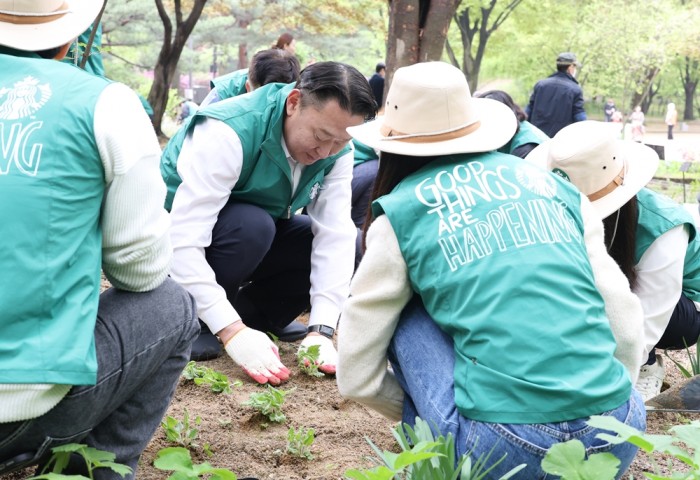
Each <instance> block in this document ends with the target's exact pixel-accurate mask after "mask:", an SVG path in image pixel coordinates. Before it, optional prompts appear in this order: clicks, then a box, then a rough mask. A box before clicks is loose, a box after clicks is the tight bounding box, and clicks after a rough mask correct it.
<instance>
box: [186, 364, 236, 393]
mask: <svg viewBox="0 0 700 480" xmlns="http://www.w3.org/2000/svg"><path fill="white" fill-rule="evenodd" d="M182 376H183V377H184V378H185V379H186V380H192V381H193V382H194V383H195V385H209V388H211V391H212V392H214V393H231V386H234V387H239V386H241V385H243V382H241V381H240V380H236V381H234V382H233V384H231V383H229V381H228V377H227V376H226V375H224V374H223V373H219V372H217V371H216V370H214V369H212V368H209V367H200V366H199V365H197V363H196V362H189V363H188V364H187V365H185V370H183V372H182Z"/></svg>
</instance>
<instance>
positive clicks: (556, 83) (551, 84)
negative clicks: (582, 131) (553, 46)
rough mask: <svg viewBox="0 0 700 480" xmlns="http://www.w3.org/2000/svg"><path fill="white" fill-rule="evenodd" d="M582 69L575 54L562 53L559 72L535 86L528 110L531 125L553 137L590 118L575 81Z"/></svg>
mask: <svg viewBox="0 0 700 480" xmlns="http://www.w3.org/2000/svg"><path fill="white" fill-rule="evenodd" d="M579 66H580V64H579V63H578V61H577V60H576V55H574V54H573V53H570V52H564V53H560V54H559V56H558V57H557V71H556V72H555V73H554V74H552V75H550V76H549V77H547V78H545V79H543V80H540V81H539V82H537V83H536V84H535V88H534V91H533V92H532V95H531V96H530V102H529V103H528V105H527V107H526V108H525V113H527V116H528V118H529V120H530V123H532V124H533V125H535V126H536V127H537V128H539V129H540V130H542V131H543V132H544V133H546V134H547V135H548V136H550V137H553V136H554V135H556V133H557V132H558V131H559V130H561V129H562V128H564V127H566V126H567V125H570V124H572V123H574V122H580V121H582V120H586V119H587V117H586V111H585V110H584V109H583V91H582V90H581V86H580V85H579V84H578V82H577V81H576V78H575V77H576V70H577V68H578V67H579Z"/></svg>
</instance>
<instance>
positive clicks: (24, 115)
mask: <svg viewBox="0 0 700 480" xmlns="http://www.w3.org/2000/svg"><path fill="white" fill-rule="evenodd" d="M101 6H102V2H97V1H94V0H35V1H32V2H17V1H13V0H0V12H2V14H1V15H0V92H2V93H0V132H2V135H3V138H2V143H3V153H2V154H0V156H2V159H1V160H0V201H1V202H2V204H3V206H4V207H3V208H2V209H0V224H1V225H3V228H4V230H3V231H4V232H6V233H5V234H4V235H3V248H2V249H1V250H0V308H1V309H2V319H1V320H0V476H4V474H5V473H8V472H10V471H13V470H18V469H21V468H24V467H27V466H30V465H34V464H43V463H45V462H46V461H47V460H48V458H49V457H50V456H51V453H52V452H51V450H52V448H54V447H57V446H61V445H64V444H68V443H84V444H87V445H88V446H89V447H93V448H98V449H100V450H106V451H109V452H112V453H114V454H115V455H116V461H117V462H119V463H122V464H125V465H127V466H129V467H131V469H132V472H131V473H130V474H127V475H126V477H125V478H128V479H133V478H134V476H135V475H134V472H135V469H136V466H137V463H138V460H139V457H140V455H141V452H142V451H143V449H144V448H145V446H146V445H147V444H148V442H149V440H150V438H151V437H152V435H153V433H154V432H155V430H156V428H157V427H158V426H159V425H160V421H161V419H162V418H163V415H164V414H165V412H166V410H167V407H168V404H169V402H170V399H171V397H172V395H173V392H174V391H175V387H176V385H177V382H178V380H179V377H180V373H181V372H182V369H183V368H184V366H185V365H186V363H187V360H188V358H189V354H190V345H191V344H192V341H193V339H194V338H195V337H196V336H197V334H198V332H199V326H198V324H197V318H196V311H195V306H194V300H193V299H192V297H191V296H190V295H189V294H188V293H187V292H186V291H185V290H184V289H183V288H182V287H181V286H179V285H178V284H177V283H175V282H174V281H173V280H170V279H168V272H169V265H170V261H171V258H172V248H171V246H170V241H169V236H168V225H169V221H168V215H167V213H166V212H165V211H164V210H163V206H162V198H163V195H165V185H164V184H163V182H162V179H161V178H160V176H159V175H158V160H159V158H160V146H159V145H158V140H157V138H156V135H155V132H154V131H153V128H152V127H151V124H150V121H149V119H148V117H147V116H146V113H145V112H144V110H143V108H142V106H141V103H140V102H139V99H138V97H137V96H136V94H135V93H134V92H133V91H132V90H130V89H129V88H128V87H126V86H125V85H123V84H120V83H116V82H110V81H108V80H106V79H104V78H101V77H98V76H95V75H91V74H89V73H86V72H85V71H83V70H81V69H78V68H74V67H73V66H71V65H68V64H65V63H62V62H60V61H56V60H60V59H61V58H62V57H63V56H65V54H66V52H67V51H68V48H69V46H70V45H71V42H72V41H73V39H74V38H75V37H77V36H78V35H79V34H80V33H81V32H84V31H85V29H86V28H87V27H88V26H89V25H90V23H91V22H92V21H93V20H94V19H95V17H96V16H97V14H98V12H99V10H100V7H101ZM100 268H102V271H103V272H104V274H105V276H106V277H107V279H108V280H109V281H110V282H111V284H112V285H113V288H110V289H108V290H106V291H105V292H104V293H102V294H101V295H100V289H101V281H100ZM63 474H64V475H68V476H71V477H72V476H74V475H76V476H77V475H82V477H81V478H84V477H87V475H88V472H87V469H86V465H85V462H71V463H70V464H69V465H67V467H66V469H65V470H64V471H63ZM98 475H99V474H98ZM101 478H106V477H101Z"/></svg>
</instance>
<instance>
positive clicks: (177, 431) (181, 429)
mask: <svg viewBox="0 0 700 480" xmlns="http://www.w3.org/2000/svg"><path fill="white" fill-rule="evenodd" d="M200 423H202V419H201V418H200V417H199V416H197V417H195V419H194V425H199V424H200ZM160 424H161V426H162V427H163V430H165V437H166V438H167V439H168V440H169V441H171V442H173V443H176V444H178V445H181V446H183V447H185V448H197V447H198V446H199V445H197V444H196V443H195V439H196V438H197V435H198V434H199V431H198V430H197V429H196V428H194V426H192V425H191V424H190V415H189V413H188V412H187V409H185V413H184V416H183V419H182V421H180V420H178V419H177V418H175V417H171V416H170V415H168V416H166V417H165V419H164V420H163V421H162V422H161V423H160Z"/></svg>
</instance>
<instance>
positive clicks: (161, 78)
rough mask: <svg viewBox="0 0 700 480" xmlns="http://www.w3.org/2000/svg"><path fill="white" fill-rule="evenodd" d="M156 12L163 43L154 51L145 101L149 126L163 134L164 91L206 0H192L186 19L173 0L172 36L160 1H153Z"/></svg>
mask: <svg viewBox="0 0 700 480" xmlns="http://www.w3.org/2000/svg"><path fill="white" fill-rule="evenodd" d="M155 3H156V8H157V9H158V15H159V16H160V19H161V21H162V22H163V45H162V46H161V49H160V53H159V54H158V61H157V62H156V66H155V69H154V72H153V84H152V85H151V90H150V92H148V103H150V104H151V106H152V107H153V127H154V128H155V130H156V133H157V134H158V135H159V136H162V135H163V131H162V127H161V126H162V122H163V115H164V114H165V109H166V108H167V106H168V92H169V90H170V83H171V82H172V79H173V75H174V74H175V71H176V69H177V64H178V62H179V61H180V55H182V51H183V50H184V48H185V45H186V44H187V39H188V38H189V36H190V34H191V33H192V30H194V26H195V25H196V24H197V21H198V20H199V17H200V16H201V15H202V10H204V5H205V4H206V3H207V0H194V3H193V5H192V10H191V11H190V14H189V16H188V17H187V18H186V19H183V12H182V6H181V3H180V0H175V5H174V6H175V35H174V38H173V23H172V21H171V20H170V16H169V15H168V12H166V10H165V7H164V6H163V0H155Z"/></svg>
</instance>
